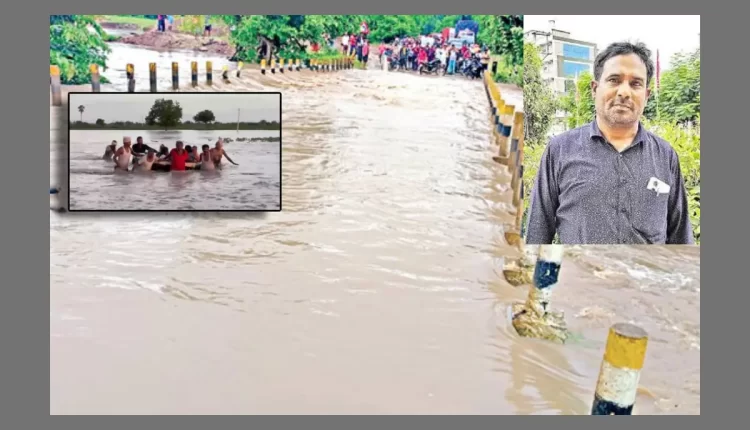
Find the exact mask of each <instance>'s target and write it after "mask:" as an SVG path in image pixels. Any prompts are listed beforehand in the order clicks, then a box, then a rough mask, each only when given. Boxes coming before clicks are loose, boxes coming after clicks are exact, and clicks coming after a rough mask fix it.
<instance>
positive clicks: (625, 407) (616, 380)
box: [591, 323, 648, 415]
mask: <svg viewBox="0 0 750 430" xmlns="http://www.w3.org/2000/svg"><path fill="white" fill-rule="evenodd" d="M647 344H648V334H647V333H646V331H645V330H643V329H642V328H640V327H638V326H635V325H633V324H627V323H618V324H615V325H613V326H612V327H611V328H610V329H609V336H607V346H606V347H605V350H604V359H603V360H602V366H601V369H600V370H599V378H598V380H597V382H596V393H595V394H594V404H593V405H592V407H591V415H632V414H633V406H634V404H635V397H636V394H637V392H638V380H639V379H640V374H641V369H642V368H643V362H644V360H645V359H646V346H647Z"/></svg>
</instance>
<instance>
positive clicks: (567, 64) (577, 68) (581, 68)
mask: <svg viewBox="0 0 750 430" xmlns="http://www.w3.org/2000/svg"><path fill="white" fill-rule="evenodd" d="M590 70H591V66H590V65H589V64H584V63H574V62H572V61H563V75H564V76H565V77H566V78H574V77H575V76H576V75H580V74H582V73H583V72H590Z"/></svg>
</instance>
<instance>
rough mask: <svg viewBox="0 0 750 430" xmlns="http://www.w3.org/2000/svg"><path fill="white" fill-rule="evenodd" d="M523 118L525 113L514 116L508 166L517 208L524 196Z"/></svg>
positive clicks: (514, 204) (514, 202) (517, 113)
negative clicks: (521, 192) (521, 188)
mask: <svg viewBox="0 0 750 430" xmlns="http://www.w3.org/2000/svg"><path fill="white" fill-rule="evenodd" d="M523 117H524V115H523V112H516V113H515V115H514V116H513V136H512V137H511V139H512V140H511V145H510V163H509V164H508V167H509V169H510V173H511V179H510V188H511V189H512V190H513V206H515V207H518V205H519V203H520V200H521V198H522V196H523V195H522V194H520V187H521V183H522V182H523Z"/></svg>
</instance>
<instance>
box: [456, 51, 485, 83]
mask: <svg viewBox="0 0 750 430" xmlns="http://www.w3.org/2000/svg"><path fill="white" fill-rule="evenodd" d="M483 70H484V67H483V66H482V62H481V61H480V60H479V58H477V57H476V56H475V57H472V58H470V59H468V60H466V61H464V62H463V64H462V65H461V74H462V75H464V76H466V77H467V78H471V79H480V78H481V77H482V71H483Z"/></svg>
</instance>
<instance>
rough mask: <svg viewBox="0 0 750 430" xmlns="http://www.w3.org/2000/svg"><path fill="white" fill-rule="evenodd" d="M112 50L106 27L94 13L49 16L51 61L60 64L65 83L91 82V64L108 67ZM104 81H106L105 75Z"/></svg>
mask: <svg viewBox="0 0 750 430" xmlns="http://www.w3.org/2000/svg"><path fill="white" fill-rule="evenodd" d="M89 28H91V29H92V30H89ZM109 52H110V49H109V47H108V46H107V44H106V43H105V33H104V30H102V28H101V27H100V26H99V24H97V22H96V21H94V18H93V16H91V15H50V19H49V64H50V65H51V66H58V67H60V80H61V82H62V83H63V84H70V85H77V84H87V83H90V82H91V76H90V73H89V65H91V64H96V65H98V66H100V67H101V68H102V69H106V67H107V54H108V53H109ZM101 82H102V83H106V82H107V80H106V79H105V78H104V77H103V76H102V77H101Z"/></svg>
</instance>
